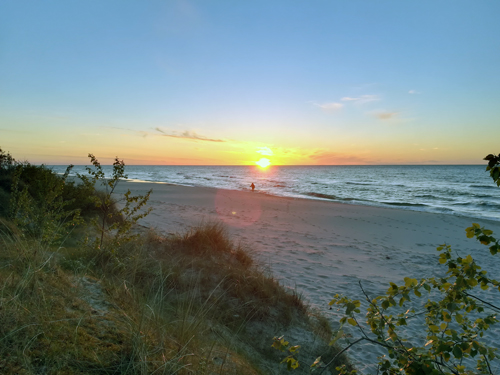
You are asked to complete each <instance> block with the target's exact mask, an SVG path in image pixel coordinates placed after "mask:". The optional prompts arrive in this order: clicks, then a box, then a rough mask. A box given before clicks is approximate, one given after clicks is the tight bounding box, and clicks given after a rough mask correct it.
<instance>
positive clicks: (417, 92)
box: [408, 90, 420, 94]
mask: <svg viewBox="0 0 500 375" xmlns="http://www.w3.org/2000/svg"><path fill="white" fill-rule="evenodd" d="M408 94H420V91H417V90H410V91H408Z"/></svg>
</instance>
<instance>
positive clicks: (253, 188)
mask: <svg viewBox="0 0 500 375" xmlns="http://www.w3.org/2000/svg"><path fill="white" fill-rule="evenodd" d="M250 187H251V188H252V191H254V190H255V185H254V184H253V182H252V185H250Z"/></svg>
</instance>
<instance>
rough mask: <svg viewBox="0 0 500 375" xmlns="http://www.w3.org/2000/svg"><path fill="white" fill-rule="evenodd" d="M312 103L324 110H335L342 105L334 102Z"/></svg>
mask: <svg viewBox="0 0 500 375" xmlns="http://www.w3.org/2000/svg"><path fill="white" fill-rule="evenodd" d="M313 104H314V105H315V106H316V107H319V108H321V109H322V110H323V111H325V112H336V111H338V110H340V109H342V108H343V107H344V105H343V104H342V103H335V102H332V103H323V104H319V103H313Z"/></svg>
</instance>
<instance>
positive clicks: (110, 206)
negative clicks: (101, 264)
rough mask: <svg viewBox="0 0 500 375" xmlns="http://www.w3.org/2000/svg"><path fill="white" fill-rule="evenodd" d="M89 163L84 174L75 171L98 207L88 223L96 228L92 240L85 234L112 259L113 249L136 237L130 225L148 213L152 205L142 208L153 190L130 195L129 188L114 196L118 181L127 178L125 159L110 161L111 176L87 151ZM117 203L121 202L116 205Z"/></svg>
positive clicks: (94, 247) (114, 257)
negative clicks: (96, 214)
mask: <svg viewBox="0 0 500 375" xmlns="http://www.w3.org/2000/svg"><path fill="white" fill-rule="evenodd" d="M88 157H89V158H90V162H91V163H92V167H86V170H87V175H85V174H78V178H79V179H80V180H81V182H82V185H83V187H84V188H85V189H86V190H87V191H89V192H92V193H91V194H88V196H89V197H90V199H91V200H92V202H93V203H94V205H95V207H96V208H97V209H99V210H100V215H99V216H95V217H93V218H92V219H91V224H92V226H93V227H94V228H95V230H96V231H97V236H95V237H94V239H93V240H90V239H89V237H87V243H88V244H89V245H90V246H91V247H92V248H93V249H94V250H101V251H102V253H103V254H105V255H107V256H112V257H113V259H114V260H115V261H119V259H118V258H117V257H116V255H115V253H116V249H117V248H118V247H119V246H120V245H122V244H124V243H126V242H128V241H130V240H132V239H133V238H135V237H137V236H138V234H133V233H132V232H131V229H132V226H133V225H134V224H136V223H137V221H138V220H140V219H142V218H144V217H145V216H147V215H148V214H149V213H150V212H151V210H152V208H151V207H150V208H147V209H145V208H144V207H145V206H146V204H147V202H148V200H149V197H150V195H151V192H152V190H149V191H148V192H147V193H146V194H145V195H137V196H133V195H132V193H131V191H130V190H127V192H126V193H124V194H123V196H122V197H121V198H120V199H117V198H116V196H113V193H114V192H115V189H116V187H117V185H118V183H119V182H120V181H121V180H124V179H126V178H127V175H126V174H125V163H124V161H123V160H120V159H119V158H118V157H116V158H115V160H114V162H113V170H112V173H111V178H108V179H106V178H105V173H104V171H103V169H102V166H101V163H99V160H97V158H96V157H95V156H94V155H93V154H89V155H88ZM117 205H121V206H122V207H121V208H120V209H117Z"/></svg>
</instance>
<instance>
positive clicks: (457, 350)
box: [453, 345, 462, 359]
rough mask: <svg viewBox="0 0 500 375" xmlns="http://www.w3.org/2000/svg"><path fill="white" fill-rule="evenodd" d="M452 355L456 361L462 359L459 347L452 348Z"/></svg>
mask: <svg viewBox="0 0 500 375" xmlns="http://www.w3.org/2000/svg"><path fill="white" fill-rule="evenodd" d="M453 355H454V356H455V358H456V359H460V358H462V349H460V346H458V345H455V347H454V348H453Z"/></svg>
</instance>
